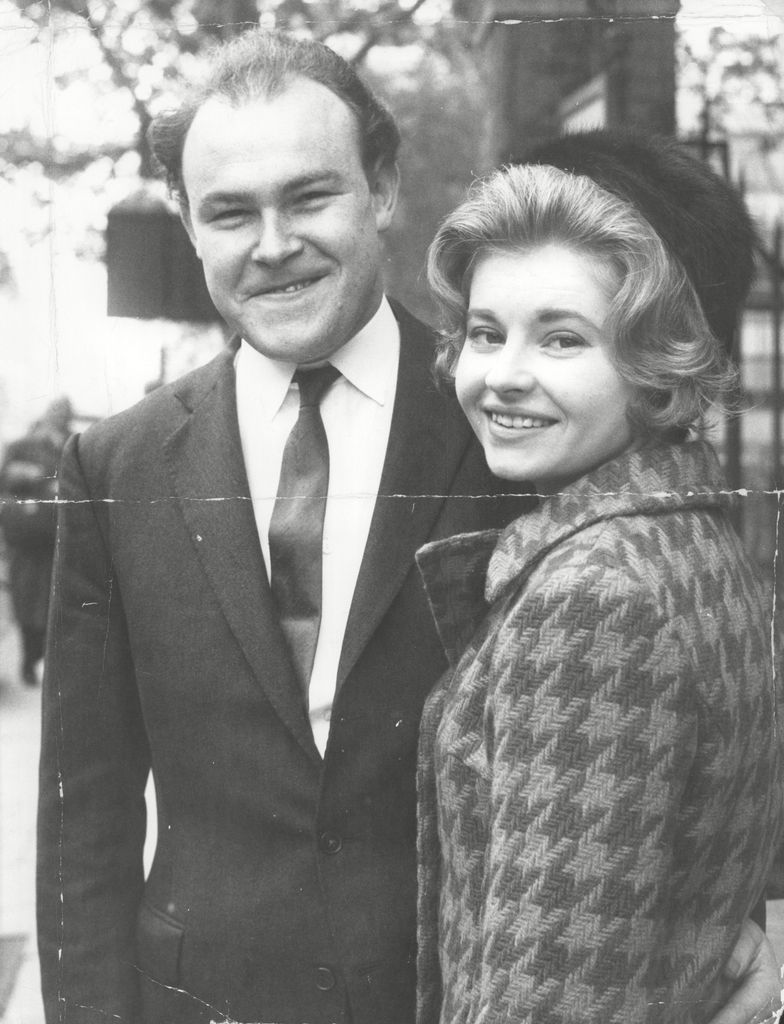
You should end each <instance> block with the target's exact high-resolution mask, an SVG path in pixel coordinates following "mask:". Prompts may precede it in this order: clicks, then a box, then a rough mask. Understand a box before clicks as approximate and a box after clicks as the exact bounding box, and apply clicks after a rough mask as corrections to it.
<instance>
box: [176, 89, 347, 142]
mask: <svg viewBox="0 0 784 1024" xmlns="http://www.w3.org/2000/svg"><path fill="white" fill-rule="evenodd" d="M232 111H233V112H235V113H236V115H237V116H238V117H243V118H247V119H249V120H252V121H257V123H258V126H259V129H260V130H263V129H264V125H265V121H266V120H267V119H270V120H272V119H274V120H275V121H276V122H277V121H278V118H279V117H281V116H283V117H285V118H292V117H293V118H294V119H296V120H298V121H299V120H302V121H304V122H305V123H306V124H310V125H312V128H313V130H314V132H315V131H317V130H318V129H319V128H321V127H323V124H324V119H325V118H327V119H328V120H329V122H330V124H336V125H339V124H344V125H346V126H351V127H355V128H356V129H357V131H358V129H359V122H358V118H357V115H356V113H355V111H354V110H353V109H352V108H351V107H350V106H349V105H348V104H347V103H346V101H345V100H344V99H342V98H341V97H340V96H338V95H337V94H336V93H334V92H333V91H332V90H331V89H329V88H327V86H325V85H322V84H321V83H320V82H315V81H313V79H310V78H305V77H303V76H301V75H296V76H293V77H291V78H289V79H287V80H286V81H284V82H283V83H282V84H281V85H280V86H278V87H276V88H275V89H274V90H273V91H271V92H267V91H260V92H258V93H250V94H248V95H247V96H240V97H237V98H234V97H230V96H225V95H223V94H222V93H216V94H215V95H213V96H209V97H208V98H207V99H206V100H205V101H204V103H202V105H201V106H200V107H199V109H198V110H197V111H196V114H195V116H194V118H193V122H192V124H191V129H192V128H193V126H194V125H196V124H197V122H203V121H205V120H207V121H210V122H212V121H215V120H220V119H221V118H222V117H225V115H226V114H227V113H229V112H232Z"/></svg>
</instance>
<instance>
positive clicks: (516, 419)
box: [490, 412, 552, 430]
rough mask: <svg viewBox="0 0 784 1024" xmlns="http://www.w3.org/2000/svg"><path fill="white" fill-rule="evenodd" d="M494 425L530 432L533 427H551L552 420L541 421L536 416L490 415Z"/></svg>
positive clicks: (500, 413) (496, 413)
mask: <svg viewBox="0 0 784 1024" xmlns="http://www.w3.org/2000/svg"><path fill="white" fill-rule="evenodd" d="M490 418H491V419H492V421H493V423H497V424H498V425H499V426H501V427H513V428H514V429H516V430H530V429H532V428H533V427H549V426H550V424H551V423H552V420H541V419H538V418H537V417H535V416H512V415H510V414H509V413H502V412H493V413H490Z"/></svg>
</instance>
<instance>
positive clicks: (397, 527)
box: [338, 305, 470, 688]
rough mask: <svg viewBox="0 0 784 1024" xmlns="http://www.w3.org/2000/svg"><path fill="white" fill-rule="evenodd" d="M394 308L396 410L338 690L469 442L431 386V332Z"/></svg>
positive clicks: (410, 561) (453, 409)
mask: <svg viewBox="0 0 784 1024" xmlns="http://www.w3.org/2000/svg"><path fill="white" fill-rule="evenodd" d="M394 310H395V315H396V316H397V318H398V321H399V322H400V335H401V338H400V366H399V369H398V379H397V389H396V392H395V406H394V410H393V413H392V425H391V428H390V434H389V443H388V446H387V454H386V458H385V461H384V470H383V473H382V477H381V485H380V487H379V494H378V498H377V499H376V505H375V509H374V512H373V518H372V521H371V526H370V533H369V536H368V543H367V546H366V548H365V554H364V558H363V560H362V565H361V568H360V572H359V578H358V580H357V586H356V589H355V591H354V598H353V600H352V604H351V612H350V614H349V619H348V625H347V628H346V634H345V640H344V644H343V651H342V654H341V659H340V668H339V671H338V688H339V687H340V686H341V685H342V683H343V681H344V680H345V678H346V676H347V675H348V674H349V672H350V671H351V669H352V668H353V666H354V664H355V663H356V661H357V658H358V657H359V655H360V654H361V652H362V650H363V649H364V647H365V646H366V644H367V643H368V641H369V639H370V638H371V636H372V635H373V633H374V632H375V630H376V627H377V626H378V624H379V622H380V620H381V619H382V617H383V615H384V613H385V612H386V610H387V609H388V608H389V606H390V604H391V603H392V601H393V599H394V597H395V595H396V594H397V592H398V591H399V590H400V588H401V586H402V584H403V581H404V579H405V578H406V576H407V575H408V573H409V572H410V571H411V570H412V569H414V554H415V552H416V550H417V548H419V547H421V545H422V544H424V543H425V541H426V540H427V539H428V537H429V535H430V531H431V529H432V527H433V525H434V523H435V521H436V519H437V517H438V514H439V511H440V510H441V507H442V506H443V503H444V501H445V498H446V495H447V494H448V492H449V487H450V483H451V481H452V479H453V478H454V476H455V473H456V471H457V467H458V465H459V464H460V461H461V459H462V458H463V456H464V455H465V451H466V448H467V447H468V444H469V440H470V429H469V428H468V425H467V423H466V422H465V420H464V418H463V416H462V415H461V413H460V411H459V409H458V408H457V404H456V403H455V402H452V401H448V400H447V399H445V397H444V396H443V395H441V394H440V393H439V392H438V391H437V390H436V387H435V385H434V383H433V381H432V377H431V363H432V357H433V339H432V333H431V332H430V331H429V330H428V329H427V328H426V327H425V326H424V325H423V324H420V323H419V322H418V321H416V320H414V319H413V317H411V316H410V315H409V314H407V313H406V312H405V310H403V309H402V308H401V307H399V306H397V305H395V306H394Z"/></svg>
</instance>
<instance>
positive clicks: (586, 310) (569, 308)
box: [455, 243, 633, 493]
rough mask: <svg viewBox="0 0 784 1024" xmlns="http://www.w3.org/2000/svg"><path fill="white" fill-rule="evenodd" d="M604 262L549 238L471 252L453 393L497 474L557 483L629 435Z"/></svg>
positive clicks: (612, 284) (550, 487)
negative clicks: (523, 248) (527, 246)
mask: <svg viewBox="0 0 784 1024" xmlns="http://www.w3.org/2000/svg"><path fill="white" fill-rule="evenodd" d="M618 286H619V281H618V278H617V275H616V273H615V272H614V271H613V270H612V269H611V268H610V267H609V266H608V265H607V263H606V262H604V261H602V260H600V259H598V258H592V257H590V256H587V255H583V254H581V253H578V252H574V251H572V250H571V249H568V248H566V247H565V246H563V245H558V244H555V243H552V244H548V245H544V246H541V247H540V248H538V249H534V250H532V251H530V252H525V253H521V252H514V251H509V252H499V253H490V254H488V255H487V256H485V257H483V258H482V259H480V261H479V262H478V264H477V266H476V268H475V270H474V274H473V279H472V281H471V291H470V296H469V302H468V320H467V329H466V340H465V343H464V345H463V349H462V352H461V353H460V358H459V360H458V364H457V371H456V374H455V384H456V388H457V397H458V399H459V400H460V404H461V406H462V407H463V411H464V412H465V414H466V416H467V417H468V419H469V421H470V423H471V426H472V427H473V429H474V431H475V433H476V435H477V437H478V438H479V440H480V442H481V443H482V447H483V448H484V450H485V457H486V459H487V463H488V465H489V467H490V469H491V470H492V472H493V473H495V475H496V476H499V477H502V478H503V479H506V480H528V481H532V482H533V483H534V484H535V485H536V489H537V490H538V491H540V492H542V493H550V492H553V491H557V490H558V489H560V488H561V487H563V486H565V485H566V484H568V483H570V482H572V481H573V480H576V479H577V477H579V476H582V475H583V474H584V473H586V472H588V470H590V469H593V468H594V467H596V466H598V465H600V464H601V463H603V462H606V461H607V460H608V459H611V458H613V457H614V456H615V455H618V454H619V453H620V452H622V451H623V450H624V449H625V448H627V447H629V445H631V444H632V441H633V437H632V430H631V426H630V424H629V422H628V420H627V417H626V409H627V406H628V403H629V400H630V398H631V397H632V395H633V388H632V385H630V384H628V383H627V382H626V381H624V380H623V379H622V378H621V377H620V375H619V374H618V371H617V370H616V369H615V367H614V366H613V364H612V362H611V361H610V344H611V341H612V339H611V337H610V335H609V333H608V328H607V327H606V326H605V324H606V322H607V315H608V312H609V309H610V303H611V301H612V298H613V295H614V294H615V292H616V290H617V288H618Z"/></svg>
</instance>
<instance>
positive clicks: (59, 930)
mask: <svg viewBox="0 0 784 1024" xmlns="http://www.w3.org/2000/svg"><path fill="white" fill-rule="evenodd" d="M60 480H61V484H60V503H59V525H58V534H57V545H56V560H55V570H54V575H53V583H52V599H51V603H50V619H49V634H48V643H47V653H46V669H45V679H44V689H43V726H42V748H41V764H40V779H39V815H38V872H37V883H38V934H39V953H40V959H41V977H42V987H43V995H44V1004H45V1010H46V1020H47V1022H48V1024H54V1022H56V1021H57V1022H59V1021H62V1020H67V1021H68V1024H92V1022H98V1021H100V1022H105V1021H109V1020H115V1021H119V1020H121V1021H123V1022H133V1021H134V1020H136V1019H137V1010H138V1008H137V1000H138V996H137V979H136V970H135V967H134V958H135V956H134V933H135V925H136V914H137V911H138V906H139V902H140V899H141V893H142V887H143V866H142V851H143V845H144V835H145V825H146V822H145V803H144V788H145V783H146V779H147V776H148V771H149V753H148V746H147V742H146V737H145V732H144V727H143V723H142V718H141V712H140V707H139V702H138V696H137V691H136V685H135V679H134V671H133V664H132V659H131V655H130V651H129V645H128V638H127V635H126V628H125V621H124V616H123V609H122V603H121V599H120V594H119V591H118V588H117V586H116V583H115V578H114V573H113V567H112V562H111V558H110V555H109V550H108V529H107V522H108V513H107V508H108V504H107V502H105V501H102V500H101V499H100V498H95V497H94V496H93V495H92V494H91V493H90V489H89V488H88V485H87V483H86V480H85V477H84V474H83V472H82V468H81V466H80V461H79V451H78V439H77V438H73V439H72V440H71V441H70V442H69V444H68V446H67V447H66V450H65V453H64V456H63V460H62V466H61V473H60Z"/></svg>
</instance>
